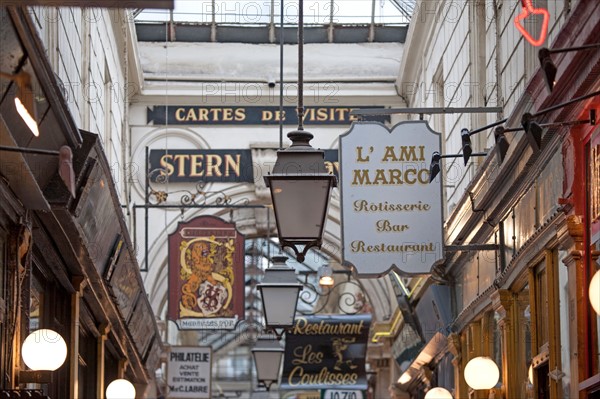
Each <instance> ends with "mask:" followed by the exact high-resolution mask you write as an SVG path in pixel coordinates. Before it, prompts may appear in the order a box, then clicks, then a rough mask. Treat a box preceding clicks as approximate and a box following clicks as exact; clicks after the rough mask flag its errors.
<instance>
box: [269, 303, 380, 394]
mask: <svg viewBox="0 0 600 399" xmlns="http://www.w3.org/2000/svg"><path fill="white" fill-rule="evenodd" d="M370 325H371V315H354V316H337V315H336V316H310V317H297V318H296V322H295V324H294V327H293V328H292V329H291V330H290V331H288V332H287V333H286V335H285V360H284V364H283V374H282V377H281V387H280V389H298V390H310V389H334V388H335V389H344V390H364V389H366V388H367V376H366V371H365V357H366V350H367V341H368V338H369V328H370Z"/></svg>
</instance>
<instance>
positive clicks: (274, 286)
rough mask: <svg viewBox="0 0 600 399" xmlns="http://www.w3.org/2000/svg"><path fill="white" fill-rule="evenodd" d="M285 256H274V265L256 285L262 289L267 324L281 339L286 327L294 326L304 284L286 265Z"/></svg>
mask: <svg viewBox="0 0 600 399" xmlns="http://www.w3.org/2000/svg"><path fill="white" fill-rule="evenodd" d="M286 260H287V257H285V256H274V257H273V266H272V267H270V268H268V269H267V270H265V276H264V278H263V281H262V283H260V284H258V285H257V286H256V287H257V288H258V290H259V291H260V295H261V299H262V304H263V314H264V316H265V325H266V327H267V328H268V329H271V330H273V331H274V332H275V335H276V336H277V339H281V337H282V336H283V333H284V332H285V330H286V329H288V328H290V327H293V326H294V321H295V318H296V305H297V304H298V294H299V292H300V291H301V290H302V284H300V283H299V282H298V280H297V279H296V272H295V270H294V269H292V268H291V267H288V266H286V264H285V261H286Z"/></svg>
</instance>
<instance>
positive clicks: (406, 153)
mask: <svg viewBox="0 0 600 399" xmlns="http://www.w3.org/2000/svg"><path fill="white" fill-rule="evenodd" d="M434 151H440V134H439V133H436V132H434V131H432V130H431V129H430V128H429V125H428V124H427V122H424V121H414V122H413V121H411V122H402V123H400V124H398V125H396V126H395V127H394V128H393V129H392V130H391V131H390V130H388V129H387V128H386V127H385V126H384V125H382V124H379V123H376V122H355V123H354V124H353V125H352V127H351V128H350V131H348V132H347V133H345V134H343V135H341V136H340V164H341V167H340V171H341V182H342V183H341V197H342V242H343V258H344V262H345V263H346V264H351V265H353V266H354V267H355V268H356V271H357V273H358V274H359V275H363V276H369V275H371V276H378V275H382V274H384V273H387V272H388V271H389V270H390V269H394V268H395V269H397V270H399V271H401V272H404V273H409V274H425V273H429V272H430V270H431V267H432V266H433V265H434V264H436V263H437V262H439V261H441V260H442V258H443V238H442V205H441V198H442V193H441V182H440V183H432V184H429V159H430V157H431V154H432V153H433V152H434Z"/></svg>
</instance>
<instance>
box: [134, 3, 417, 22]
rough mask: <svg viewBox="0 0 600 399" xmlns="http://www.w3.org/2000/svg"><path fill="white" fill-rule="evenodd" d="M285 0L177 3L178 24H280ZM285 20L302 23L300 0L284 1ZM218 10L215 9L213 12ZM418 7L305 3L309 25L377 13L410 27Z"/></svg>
mask: <svg viewBox="0 0 600 399" xmlns="http://www.w3.org/2000/svg"><path fill="white" fill-rule="evenodd" d="M280 1H281V0H274V1H273V3H272V2H271V1H270V0H237V1H232V0H215V1H214V3H213V1H212V0H175V9H174V10H173V20H174V21H176V22H192V23H193V22H195V23H204V24H208V23H212V21H213V14H214V20H215V22H216V23H219V24H242V25H248V24H250V25H265V24H269V23H270V22H271V20H273V22H274V23H275V24H279V21H280V11H281V2H280ZM283 4H284V21H285V24H287V25H291V26H293V25H297V24H298V0H284V3H283ZM213 7H214V9H213ZM413 8H414V1H412V0H334V1H331V0H304V23H305V24H306V25H328V24H329V23H330V22H333V23H334V24H343V25H347V24H369V23H371V20H372V15H373V13H374V15H375V17H374V22H375V23H377V24H406V23H408V22H409V20H408V18H407V15H410V14H411V13H412V11H413ZM169 18H170V16H169V10H152V9H145V10H144V11H142V12H141V13H140V14H139V15H138V16H137V18H136V20H137V21H153V22H166V21H168V20H169Z"/></svg>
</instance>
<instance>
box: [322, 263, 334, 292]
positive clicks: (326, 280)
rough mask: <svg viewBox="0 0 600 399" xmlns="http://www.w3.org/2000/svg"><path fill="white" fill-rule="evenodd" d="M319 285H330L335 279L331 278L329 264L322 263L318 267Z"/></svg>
mask: <svg viewBox="0 0 600 399" xmlns="http://www.w3.org/2000/svg"><path fill="white" fill-rule="evenodd" d="M318 276H319V285H321V286H322V287H331V286H332V285H333V284H334V283H335V281H334V280H333V270H331V266H328V265H323V266H321V267H320V268H319V272H318Z"/></svg>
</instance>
